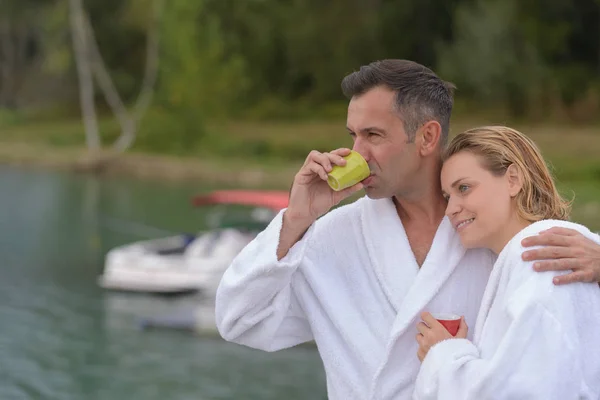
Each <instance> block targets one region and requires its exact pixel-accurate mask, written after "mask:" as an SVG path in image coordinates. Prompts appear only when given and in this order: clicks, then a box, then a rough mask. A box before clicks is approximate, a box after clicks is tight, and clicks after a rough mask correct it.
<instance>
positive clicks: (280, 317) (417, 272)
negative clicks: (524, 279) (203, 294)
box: [216, 197, 495, 400]
mask: <svg viewBox="0 0 600 400" xmlns="http://www.w3.org/2000/svg"><path fill="white" fill-rule="evenodd" d="M281 223H282V213H280V214H279V215H278V216H277V217H276V218H275V219H274V220H273V221H272V223H271V224H270V225H269V227H267V229H266V230H265V231H263V232H262V233H261V234H260V235H259V236H258V237H257V238H256V239H255V240H254V241H253V242H251V243H250V244H249V245H248V246H247V247H246V248H245V249H244V250H243V251H242V252H241V253H240V254H239V255H238V257H237V258H236V259H235V260H234V261H233V263H232V265H231V266H230V267H229V269H228V270H227V271H226V272H225V275H224V276H223V279H222V281H221V283H220V285H219V288H218V291H217V297H216V321H217V327H218V329H219V332H220V334H221V335H222V336H223V338H225V339H226V340H229V341H232V342H236V343H239V344H243V345H246V346H250V347H253V348H258V349H263V350H266V351H275V350H279V349H284V348H287V347H291V346H295V345H297V344H300V343H302V342H306V341H310V340H314V341H315V343H316V344H317V346H318V350H319V353H320V355H321V358H322V360H323V364H324V367H325V372H326V377H327V391H328V396H329V398H330V399H339V400H351V399H361V400H364V399H409V398H411V396H412V393H413V389H414V383H415V380H416V376H417V374H418V371H419V367H420V362H419V360H418V358H417V355H416V353H417V349H418V346H417V342H416V340H415V335H416V333H417V331H416V324H417V322H419V321H420V315H419V314H420V312H421V311H423V310H429V311H432V312H435V311H438V312H454V313H458V314H462V315H465V317H466V320H467V322H468V323H474V321H475V318H476V316H477V311H478V310H479V304H480V301H481V298H482V295H483V291H484V289H485V285H486V283H487V280H488V277H489V274H490V272H491V268H492V265H493V261H494V260H495V257H494V256H493V254H492V253H491V252H489V251H487V250H476V251H468V252H465V250H464V248H463V247H462V246H461V244H460V241H459V238H458V236H457V235H456V233H455V231H454V229H453V227H452V226H451V224H450V222H449V221H448V220H447V219H444V220H443V221H442V223H441V225H440V226H439V228H438V231H437V233H436V236H435V239H434V241H433V245H432V247H431V249H430V251H429V254H428V255H427V258H426V260H425V262H424V264H423V265H422V266H421V268H420V269H419V266H418V265H417V263H416V261H415V258H414V255H413V253H412V250H411V248H410V245H409V243H408V239H407V237H406V233H405V231H404V228H403V226H402V223H401V221H400V219H399V218H398V214H397V213H396V209H395V206H394V204H393V202H392V201H391V199H383V200H372V199H369V198H367V197H363V198H361V199H360V200H358V201H356V202H355V203H352V204H350V205H347V206H344V207H340V208H338V209H335V210H333V211H331V212H330V213H328V214H327V215H325V216H323V217H322V218H321V219H319V220H318V221H317V222H315V223H314V224H313V225H312V226H311V228H310V229H309V230H308V232H307V233H306V234H305V235H304V237H303V238H302V240H301V241H299V242H298V243H296V244H295V245H294V247H293V248H292V249H291V250H290V252H289V253H288V254H287V255H286V257H284V258H283V259H281V260H280V261H277V257H276V249H277V245H278V242H279V233H280V230H281Z"/></svg>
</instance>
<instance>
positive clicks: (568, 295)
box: [414, 220, 600, 400]
mask: <svg viewBox="0 0 600 400" xmlns="http://www.w3.org/2000/svg"><path fill="white" fill-rule="evenodd" d="M553 226H563V227H567V228H572V229H577V230H578V231H579V232H581V233H583V234H584V235H586V236H587V237H589V238H591V239H593V240H596V241H597V240H598V237H597V236H596V235H595V234H593V233H591V232H590V231H589V230H587V229H586V228H585V227H583V226H581V225H576V224H573V223H569V222H564V221H550V220H548V221H540V222H537V223H534V224H532V225H530V226H529V227H527V228H525V229H524V230H523V231H521V232H520V233H519V234H517V235H516V236H515V237H514V238H513V239H512V240H511V241H510V242H509V243H508V244H507V245H506V246H505V248H504V249H503V250H502V252H501V253H500V255H499V256H498V260H497V262H496V264H495V266H494V269H493V271H492V274H491V276H490V281H489V283H488V286H487V288H486V290H485V294H484V298H483V300H482V304H481V310H480V311H479V315H478V317H477V322H476V324H475V325H473V327H474V328H475V329H474V338H473V341H472V342H471V341H469V340H467V339H449V340H445V341H443V342H440V343H438V344H436V345H435V346H433V347H432V348H431V349H430V350H429V353H428V354H427V356H426V357H425V360H424V362H423V366H422V367H421V371H420V373H419V376H418V379H417V384H416V390H415V396H414V398H415V399H436V400H446V399H460V400H469V399H473V400H481V399H498V400H502V399H523V400H525V399H540V400H542V399H543V400H552V399H556V400H571V399H594V400H597V399H599V398H600V289H599V288H598V285H597V284H596V283H577V284H570V285H565V286H555V285H554V284H553V283H552V278H553V277H554V276H556V275H557V274H558V273H556V272H544V273H537V272H534V271H533V269H532V262H524V261H522V260H521V253H522V252H523V250H524V249H523V247H522V246H521V240H522V239H523V238H524V237H526V236H530V235H535V234H537V233H538V232H540V231H542V230H545V229H549V228H551V227H553Z"/></svg>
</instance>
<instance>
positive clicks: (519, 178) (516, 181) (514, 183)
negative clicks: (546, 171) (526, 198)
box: [506, 164, 523, 197]
mask: <svg viewBox="0 0 600 400" xmlns="http://www.w3.org/2000/svg"><path fill="white" fill-rule="evenodd" d="M506 178H507V180H508V192H509V194H510V197H515V196H516V195H517V194H518V193H519V192H520V191H521V189H523V173H522V172H521V170H520V169H519V168H518V167H517V166H516V165H515V164H510V165H509V166H508V169H507V170H506Z"/></svg>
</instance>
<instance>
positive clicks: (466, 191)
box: [441, 151, 520, 253]
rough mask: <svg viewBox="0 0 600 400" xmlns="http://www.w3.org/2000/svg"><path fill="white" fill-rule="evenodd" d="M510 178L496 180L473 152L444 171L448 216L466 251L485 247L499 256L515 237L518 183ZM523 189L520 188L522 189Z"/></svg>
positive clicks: (458, 156)
mask: <svg viewBox="0 0 600 400" xmlns="http://www.w3.org/2000/svg"><path fill="white" fill-rule="evenodd" d="M508 175H509V174H504V175H503V176H494V175H493V174H492V173H491V172H490V171H488V170H487V169H485V168H483V165H482V162H481V158H480V157H479V156H477V155H475V154H473V153H471V152H469V151H461V152H458V153H456V154H454V155H453V156H451V157H450V158H449V159H448V160H447V161H446V162H445V163H444V165H443V167H442V175H441V181H442V191H443V192H444V196H445V197H446V198H447V200H448V207H447V208H446V215H447V216H448V218H449V219H450V221H451V222H452V225H453V226H454V228H455V229H456V230H457V232H458V234H459V235H460V240H461V242H462V244H463V246H464V247H466V248H476V247H485V248H488V249H491V250H493V251H495V252H496V253H499V252H500V251H501V250H502V248H503V247H504V246H505V245H506V243H507V242H508V241H509V240H510V239H511V238H512V236H513V235H514V234H516V233H517V232H518V230H517V231H516V232H514V229H511V228H512V227H513V224H514V222H515V220H516V219H517V217H516V212H515V207H514V200H513V196H515V195H516V193H518V189H516V191H515V187H514V183H511V180H510V179H509V178H508ZM519 188H520V187H519Z"/></svg>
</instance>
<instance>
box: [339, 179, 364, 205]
mask: <svg viewBox="0 0 600 400" xmlns="http://www.w3.org/2000/svg"><path fill="white" fill-rule="evenodd" d="M363 187H364V185H363V184H362V183H360V182H359V183H357V184H356V185H352V186H350V187H349V188H346V189H344V190H341V191H339V192H338V193H337V194H338V196H339V199H340V201H341V200H344V199H345V198H347V197H350V196H352V195H353V194H354V193H356V192H358V191H359V190H361V189H362V188H363Z"/></svg>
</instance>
